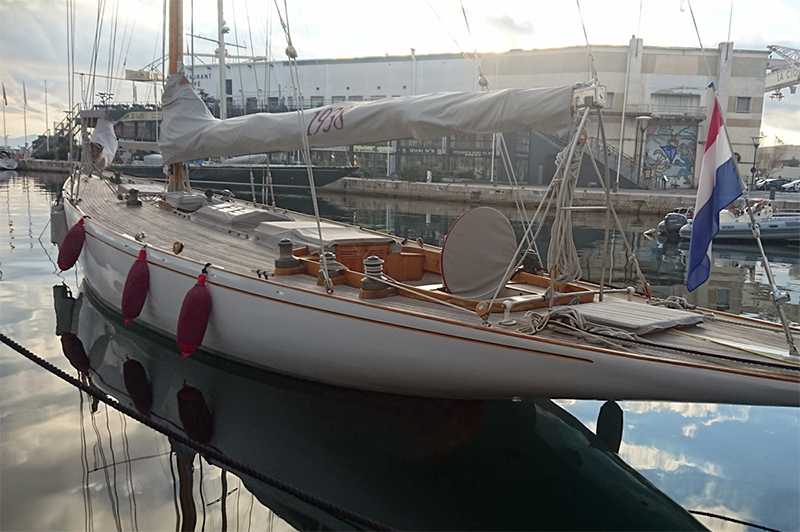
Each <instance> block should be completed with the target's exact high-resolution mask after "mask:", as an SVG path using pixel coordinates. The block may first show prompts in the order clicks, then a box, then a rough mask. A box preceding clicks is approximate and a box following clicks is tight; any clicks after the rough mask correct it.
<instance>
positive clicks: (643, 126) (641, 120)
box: [636, 116, 652, 186]
mask: <svg viewBox="0 0 800 532" xmlns="http://www.w3.org/2000/svg"><path fill="white" fill-rule="evenodd" d="M651 118H652V117H650V116H637V117H636V122H637V123H638V124H639V130H640V131H641V132H642V147H641V149H640V150H639V160H638V161H637V162H636V186H641V182H642V179H641V176H642V167H643V166H644V165H643V164H642V163H643V161H644V148H645V146H646V145H647V144H646V141H645V133H647V122H649V121H650V119H651Z"/></svg>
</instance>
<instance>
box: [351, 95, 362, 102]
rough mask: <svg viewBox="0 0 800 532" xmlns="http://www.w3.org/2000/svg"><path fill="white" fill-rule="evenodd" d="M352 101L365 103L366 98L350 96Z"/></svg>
mask: <svg viewBox="0 0 800 532" xmlns="http://www.w3.org/2000/svg"><path fill="white" fill-rule="evenodd" d="M350 101H351V102H363V101H364V97H363V96H350Z"/></svg>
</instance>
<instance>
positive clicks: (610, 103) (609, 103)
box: [606, 92, 614, 109]
mask: <svg viewBox="0 0 800 532" xmlns="http://www.w3.org/2000/svg"><path fill="white" fill-rule="evenodd" d="M606 107H607V108H608V109H611V108H612V107H614V93H613V92H607V93H606Z"/></svg>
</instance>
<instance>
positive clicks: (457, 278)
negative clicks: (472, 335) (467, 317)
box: [441, 207, 517, 299]
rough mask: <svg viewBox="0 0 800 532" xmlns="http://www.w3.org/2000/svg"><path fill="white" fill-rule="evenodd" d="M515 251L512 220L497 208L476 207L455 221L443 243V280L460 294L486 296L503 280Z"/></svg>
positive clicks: (449, 289)
mask: <svg viewBox="0 0 800 532" xmlns="http://www.w3.org/2000/svg"><path fill="white" fill-rule="evenodd" d="M516 251H517V237H516V235H515V234H514V228H513V227H511V222H509V221H508V219H507V218H506V217H505V216H504V215H503V214H502V213H501V212H500V211H498V210H497V209H493V208H491V207H478V208H476V209H472V210H470V211H467V212H466V213H464V214H463V215H461V217H460V218H459V219H458V220H456V221H455V223H454V224H453V226H452V227H451V228H450V231H448V233H447V236H446V237H445V241H444V246H442V266H441V269H442V281H444V286H445V288H447V290H448V291H449V292H450V293H451V294H453V295H457V296H460V297H465V298H469V299H485V298H490V297H492V296H493V295H494V292H495V290H497V286H498V285H499V284H500V283H501V282H503V277H504V276H505V273H506V270H507V269H508V265H509V264H511V261H512V260H513V259H514V257H515V255H516Z"/></svg>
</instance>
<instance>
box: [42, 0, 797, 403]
mask: <svg viewBox="0 0 800 532" xmlns="http://www.w3.org/2000/svg"><path fill="white" fill-rule="evenodd" d="M177 12H180V11H179V10H178V11H177ZM171 24H172V26H173V31H172V35H173V36H174V37H173V38H174V39H179V36H180V22H179V21H177V22H176V21H175V20H173V21H172V22H171ZM171 50H173V51H175V53H171V54H170V71H171V72H172V74H171V76H170V78H169V81H168V83H167V85H166V88H165V91H164V97H163V112H164V121H163V124H162V131H161V136H160V150H161V153H162V155H163V157H164V162H165V163H166V164H168V165H171V169H172V172H171V175H170V177H169V192H167V193H163V186H159V185H152V184H147V183H145V182H141V183H125V184H121V185H113V184H111V183H109V181H108V180H107V179H106V178H105V177H103V174H102V172H100V171H98V170H97V169H96V168H95V169H94V171H92V169H88V170H87V169H84V173H83V174H82V175H75V176H73V177H72V178H71V179H70V180H68V181H67V182H66V184H65V187H64V191H63V197H64V200H63V215H62V216H63V217H64V219H65V227H70V228H71V229H70V230H69V232H68V233H67V234H66V236H65V237H64V238H63V241H62V240H61V238H60V237H56V240H58V241H60V244H61V249H60V256H59V266H60V267H61V268H62V269H67V268H69V267H71V266H72V264H73V263H74V262H75V260H79V261H80V266H81V267H82V271H83V275H84V277H85V279H86V281H87V283H88V285H89V290H90V291H91V292H92V293H93V294H94V296H95V297H97V298H98V299H99V300H100V301H102V302H103V304H104V305H106V306H108V307H109V308H112V309H115V310H117V311H119V312H120V313H121V314H122V315H123V316H124V318H125V319H126V320H135V321H136V322H137V323H139V324H140V325H141V326H143V327H146V328H149V329H152V330H155V331H158V332H159V333H161V334H163V335H166V336H170V337H174V338H176V343H177V346H176V350H179V351H181V352H183V353H184V355H185V356H189V355H190V354H191V353H192V352H193V351H194V350H196V349H200V350H202V351H205V352H208V353H211V354H213V355H215V356H218V357H223V358H229V359H232V360H236V361H239V362H242V363H245V364H249V365H252V366H257V367H260V368H265V369H268V370H270V371H274V372H278V373H283V374H286V375H291V376H295V377H300V378H303V379H307V380H312V381H318V382H324V383H327V384H332V385H337V386H342V387H348V388H355V389H361V390H370V391H378V392H388V393H395V394H403V395H412V396H421V397H438V398H458V399H510V398H516V397H532V396H535V397H549V398H573V399H606V400H625V399H630V400H634V399H639V400H665V401H688V402H715V403H737V404H753V405H787V406H800V359H799V358H798V357H797V355H796V353H797V351H796V347H795V346H794V344H793V337H792V334H797V332H798V328H797V327H796V326H791V325H789V324H785V323H784V324H783V325H780V324H775V323H769V322H765V321H760V320H755V319H751V318H747V317H738V316H733V315H729V314H726V313H723V312H717V311H711V310H705V309H693V308H690V306H688V305H686V304H685V302H684V301H680V300H679V299H677V298H672V299H670V300H665V301H660V300H658V299H656V298H654V297H653V296H652V294H651V293H650V291H649V285H647V284H646V283H643V284H642V286H641V287H640V292H641V293H639V294H637V293H635V290H634V289H633V288H632V287H629V288H626V289H611V288H608V287H605V286H603V283H601V284H600V285H599V286H598V285H592V284H589V283H586V282H582V281H580V279H579V278H575V277H576V274H578V273H579V271H578V272H576V271H574V263H573V262H572V261H570V257H571V256H573V255H574V243H571V242H570V241H569V240H568V238H567V237H568V235H570V234H571V218H570V214H571V210H572V209H574V208H573V207H571V206H570V204H569V202H570V201H571V198H572V192H573V191H574V183H575V179H576V177H577V170H579V167H580V164H581V160H582V156H583V150H582V147H583V145H584V144H583V143H585V140H586V129H585V128H586V124H587V119H588V118H587V117H588V116H589V114H590V112H591V113H594V114H596V115H597V117H598V120H599V121H600V124H602V104H603V101H604V95H605V93H604V88H603V87H602V85H600V84H598V83H596V82H592V83H576V84H575V85H574V86H564V87H549V88H540V89H506V90H500V91H492V92H480V93H440V94H431V95H418V96H409V97H401V98H392V99H388V100H380V101H370V102H345V103H337V104H333V105H329V106H326V107H320V108H317V109H315V110H314V111H313V112H312V113H308V115H307V116H306V114H305V113H303V112H299V113H284V114H268V115H267V114H264V115H249V116H242V117H236V118H232V119H228V120H223V121H220V120H218V119H216V118H214V117H213V116H211V114H210V113H209V111H208V109H207V108H206V106H205V104H204V103H203V102H202V100H201V99H200V98H199V97H198V96H197V95H196V94H195V92H194V90H193V89H192V86H191V83H190V82H189V81H188V80H187V79H186V78H185V77H184V76H183V74H182V73H181V72H180V71H179V65H178V60H177V55H178V54H179V52H178V51H179V50H181V45H180V41H179V40H178V42H177V44H175V43H174V42H173V43H172V44H171ZM287 50H288V51H289V53H293V47H292V46H291V44H290V46H289V47H288V48H287ZM290 60H291V55H290ZM530 129H537V130H541V131H544V132H547V133H550V134H563V133H564V132H566V133H567V134H568V135H569V139H570V140H569V142H568V143H567V147H566V148H565V150H564V151H563V152H562V154H561V156H560V159H559V161H560V162H559V166H558V170H557V175H556V178H555V179H554V180H553V184H552V185H551V190H549V191H548V194H550V195H549V196H546V199H548V200H552V203H556V204H557V205H558V209H557V213H556V222H558V224H559V225H558V227H560V229H559V230H558V231H559V235H563V236H564V238H567V240H564V239H560V238H553V239H552V242H555V244H553V243H551V249H550V251H549V253H548V269H549V272H550V273H544V272H543V268H542V266H541V265H540V264H536V261H535V260H528V259H531V258H532V257H533V258H535V256H536V255H535V254H534V253H529V251H530V250H532V248H535V235H532V229H533V224H531V225H529V226H528V229H527V230H526V233H525V235H524V236H523V238H522V240H521V241H518V239H517V236H516V235H515V233H514V230H513V228H512V227H511V225H510V223H509V222H508V220H507V219H506V218H505V217H504V216H503V215H502V214H501V213H499V212H498V211H496V210H494V209H492V208H489V207H478V208H476V209H473V210H470V211H468V212H466V213H465V214H464V215H463V216H461V218H459V219H458V220H457V221H456V222H455V223H454V224H453V226H452V227H451V228H450V231H449V232H448V235H447V237H446V240H445V243H444V246H443V247H442V248H438V247H434V246H430V245H427V244H424V243H423V242H408V241H406V240H405V239H402V238H398V237H394V236H392V235H388V234H382V233H378V232H374V231H369V230H365V229H363V228H358V227H353V226H349V225H346V224H341V223H336V222H332V221H326V220H321V219H320V218H319V216H318V215H315V216H311V215H306V214H301V213H296V212H288V211H285V210H282V209H277V208H275V207H269V206H264V205H257V204H253V203H245V202H240V201H235V200H230V199H229V198H224V199H220V198H216V197H214V196H212V195H208V196H206V195H204V194H202V193H196V192H194V191H192V190H191V188H190V187H189V186H188V184H187V180H186V177H185V166H184V165H183V162H184V161H191V160H196V159H198V158H205V157H215V156H226V157H227V156H237V155H247V154H252V153H264V152H279V151H284V152H285V151H294V150H301V149H304V150H308V149H310V148H313V147H325V146H346V145H352V144H361V143H367V142H384V141H387V140H393V139H398V138H412V137H413V138H416V139H431V138H441V137H442V136H446V135H452V134H456V133H472V134H484V133H503V132H509V131H518V130H530ZM307 159H308V158H307ZM608 166H609V165H606V168H608ZM90 174H94V175H90ZM98 174H99V177H98ZM606 177H607V176H606ZM309 181H310V185H311V193H312V198H314V200H315V193H314V181H313V173H310V174H309ZM606 190H607V194H608V191H609V190H610V187H609V186H606ZM609 203H610V202H609ZM549 208H550V203H548V204H547V205H541V206H540V210H542V212H543V213H545V214H546V213H547V211H548V209H549ZM537 213H538V211H537ZM607 219H608V216H607ZM540 227H541V226H540ZM553 231H554V233H555V229H554V230H553ZM554 237H555V234H554ZM62 255H63V256H64V258H63V260H62V258H61V256H62ZM779 299H781V295H780V294H777V299H776V301H777V300H779Z"/></svg>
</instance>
